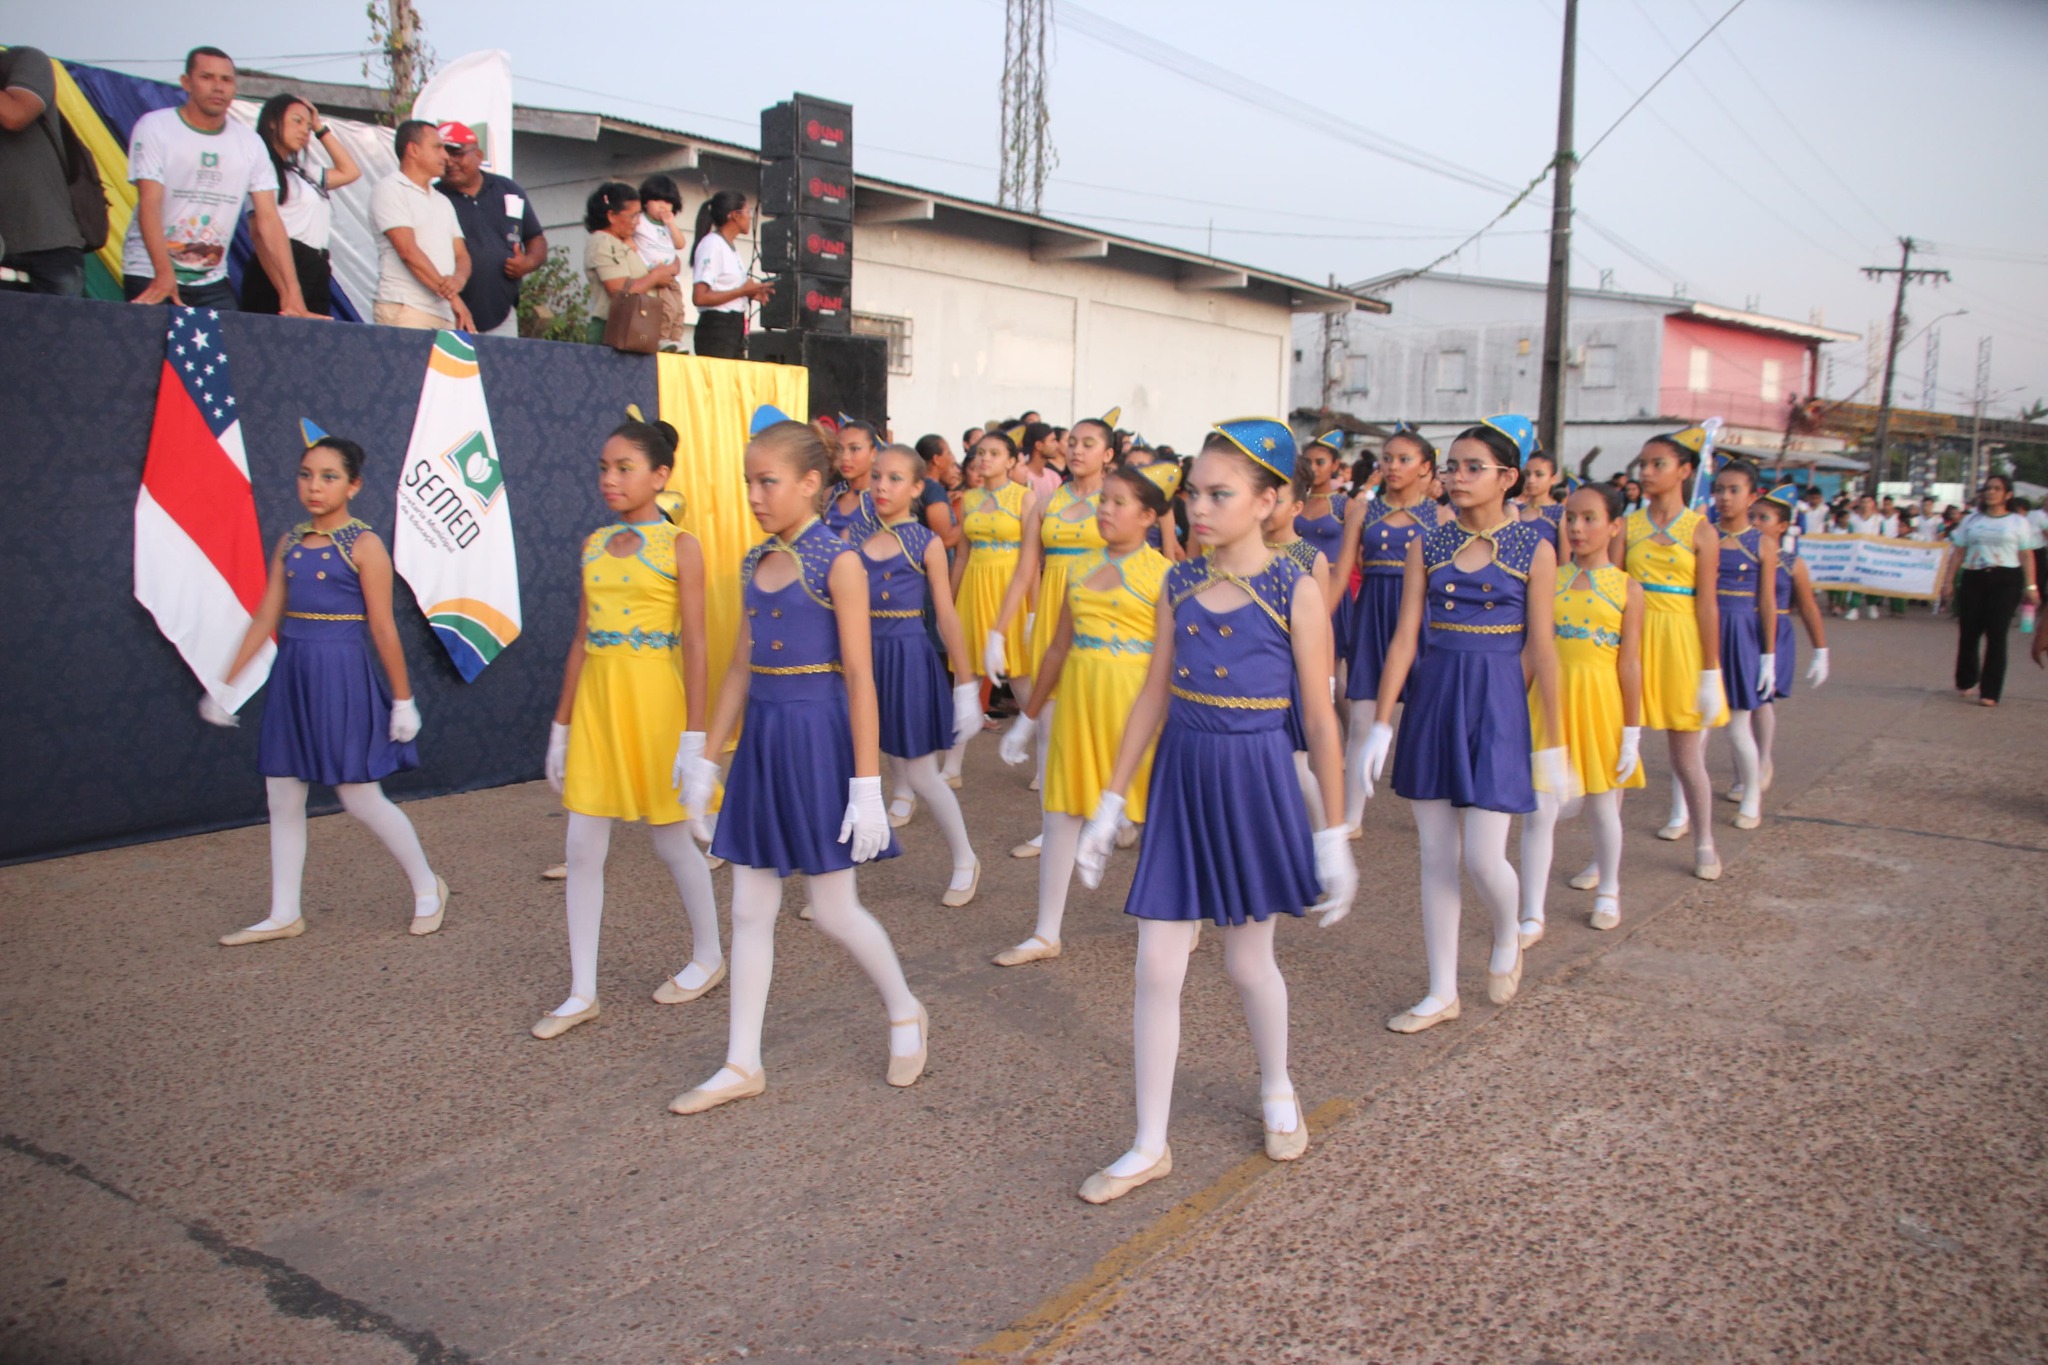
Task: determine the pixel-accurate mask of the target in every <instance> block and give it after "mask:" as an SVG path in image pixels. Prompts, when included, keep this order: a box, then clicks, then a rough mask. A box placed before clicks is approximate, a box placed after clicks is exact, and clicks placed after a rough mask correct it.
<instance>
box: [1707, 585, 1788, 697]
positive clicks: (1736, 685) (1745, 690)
mask: <svg viewBox="0 0 2048 1365" xmlns="http://www.w3.org/2000/svg"><path fill="white" fill-rule="evenodd" d="M1762 667H1763V621H1762V620H1761V618H1760V617H1759V616H1758V615H1757V610H1756V607H1755V605H1754V604H1751V603H1745V604H1744V605H1742V606H1738V607H1734V608H1733V609H1731V608H1730V606H1729V603H1728V599H1727V598H1725V597H1724V598H1722V599H1721V686H1722V688H1723V689H1724V690H1725V691H1726V692H1727V694H1728V709H1729V710H1730V711H1754V710H1756V708H1757V707H1759V706H1762V705H1763V704H1764V703H1765V702H1767V701H1768V700H1770V698H1768V697H1760V696H1758V695H1757V691H1756V689H1757V686H1758V684H1759V683H1761V682H1762V678H1761V677H1760V675H1759V670H1760V669H1761V668H1762ZM1771 690H1772V691H1774V692H1775V691H1776V690H1777V688H1776V686H1775V682H1774V684H1773V687H1772V689H1771Z"/></svg>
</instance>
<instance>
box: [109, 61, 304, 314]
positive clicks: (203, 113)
mask: <svg viewBox="0 0 2048 1365" xmlns="http://www.w3.org/2000/svg"><path fill="white" fill-rule="evenodd" d="M178 84H179V85H180V86H182V87H184V90H185V103H184V104H182V105H181V106H179V107H178V108H176V109H155V110H152V111H150V112H149V113H147V114H144V115H143V116H142V117H141V118H139V119H137V120H135V127H134V129H133V131H132V132H131V133H130V135H129V139H128V179H129V180H130V181H131V182H132V183H133V184H134V186H135V193H136V201H137V202H136V205H135V216H134V217H133V218H131V219H129V221H128V235H127V237H126V238H125V239H124V240H123V241H122V243H121V277H122V278H121V292H122V293H123V294H124V295H125V296H126V297H127V298H128V300H129V302H131V303H165V302H169V303H174V304H183V305H185V306H187V307H190V308H215V309H219V308H226V309H231V310H232V309H237V308H239V307H240V305H239V304H238V303H237V302H236V300H235V291H234V288H233V287H232V286H231V285H230V284H229V283H228V246H229V244H230V243H232V242H233V241H234V240H235V224H236V223H238V222H240V221H241V218H242V205H243V204H244V203H245V202H246V203H247V204H249V206H250V208H251V210H252V212H251V214H250V219H249V233H250V236H251V237H253V238H254V239H255V242H256V257H257V260H258V262H259V263H260V268H261V269H262V271H263V273H264V274H266V275H268V276H270V281H271V283H272V284H273V285H275V286H276V287H277V297H278V300H279V306H278V312H279V313H281V314H283V315H284V316H286V317H294V318H304V317H311V316H313V315H312V314H311V313H308V312H307V311H306V302H305V298H304V297H303V296H302V295H301V294H300V292H299V272H298V270H297V268H296V267H295V266H294V265H293V264H292V248H291V239H290V237H289V236H287V234H286V233H285V229H284V221H283V220H282V219H280V218H279V217H278V216H277V172H276V171H275V170H274V169H273V168H272V167H271V164H270V153H269V151H268V150H267V149H266V148H265V147H264V145H263V140H262V139H261V138H259V137H257V136H256V134H255V132H254V131H252V130H251V129H249V128H246V127H244V126H243V125H241V124H239V123H235V122H232V121H231V120H230V119H229V118H228V110H229V109H230V108H232V107H233V105H234V102H235V62H234V59H233V58H232V57H230V56H228V54H227V53H225V52H222V51H221V50H220V49H219V48H216V47H195V48H193V49H192V51H191V52H189V53H187V54H186V56H185V74H184V75H182V76H180V77H179V78H178Z"/></svg>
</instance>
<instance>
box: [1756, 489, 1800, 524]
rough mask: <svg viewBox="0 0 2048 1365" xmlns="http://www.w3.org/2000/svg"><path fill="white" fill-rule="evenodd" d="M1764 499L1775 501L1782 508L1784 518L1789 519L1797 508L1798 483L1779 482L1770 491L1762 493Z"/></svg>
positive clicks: (1769, 501)
mask: <svg viewBox="0 0 2048 1365" xmlns="http://www.w3.org/2000/svg"><path fill="white" fill-rule="evenodd" d="M1764 501H1765V502H1768V503H1775V504H1776V505H1777V506H1778V507H1780V508H1781V509H1783V511H1784V513H1785V517H1786V520H1788V521H1789V520H1790V519H1791V517H1792V514H1793V513H1794V512H1796V511H1798V510H1799V485H1798V484H1796V483H1781V484H1779V485H1778V486H1777V487H1776V488H1773V489H1772V490H1771V491H1770V492H1768V493H1766V494H1764Z"/></svg>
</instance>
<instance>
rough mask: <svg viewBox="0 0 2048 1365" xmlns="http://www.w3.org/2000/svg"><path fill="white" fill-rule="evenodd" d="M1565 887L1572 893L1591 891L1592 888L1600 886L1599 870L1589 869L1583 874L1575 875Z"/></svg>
mask: <svg viewBox="0 0 2048 1365" xmlns="http://www.w3.org/2000/svg"><path fill="white" fill-rule="evenodd" d="M1565 885H1566V886H1569V887H1570V888H1571V889H1572V890H1574V891H1591V890H1592V889H1593V888H1594V887H1596V886H1598V885H1600V869H1599V868H1598V867H1589V868H1587V869H1585V870H1584V871H1583V872H1579V873H1577V874H1575V875H1574V876H1573V877H1572V878H1571V880H1570V881H1567V882H1566V883H1565Z"/></svg>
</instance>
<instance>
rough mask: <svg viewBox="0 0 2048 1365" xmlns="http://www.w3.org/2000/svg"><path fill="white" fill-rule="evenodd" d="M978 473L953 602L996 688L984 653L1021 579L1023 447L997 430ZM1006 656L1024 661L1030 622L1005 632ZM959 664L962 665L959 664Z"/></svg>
mask: <svg viewBox="0 0 2048 1365" xmlns="http://www.w3.org/2000/svg"><path fill="white" fill-rule="evenodd" d="M974 465H975V472H976V473H977V474H978V475H979V476H980V479H981V487H979V488H977V489H973V490H971V491H970V492H968V493H967V494H966V495H965V496H963V497H962V498H961V500H960V531H961V534H962V535H964V536H965V537H966V538H967V547H966V550H965V552H964V553H962V554H961V555H960V556H959V557H958V558H957V559H955V560H954V561H953V604H954V606H955V607H956V608H957V609H958V611H959V613H960V631H961V634H963V635H964V636H966V638H967V647H968V648H969V649H970V650H982V653H980V654H977V655H976V656H975V657H974V658H973V659H970V660H967V661H966V662H967V664H968V666H969V667H971V668H973V669H974V670H975V671H976V672H977V673H981V675H982V677H983V679H984V680H985V681H987V682H988V683H990V684H994V683H996V682H1000V681H1001V679H1000V678H991V677H989V676H988V674H987V673H986V672H985V671H984V669H983V658H984V657H985V655H986V653H987V651H986V650H985V649H983V645H984V643H985V642H986V641H987V640H988V637H989V634H990V632H991V631H993V630H994V629H995V628H996V618H997V617H998V616H999V615H1001V613H1002V610H1003V595H1004V594H1005V593H1007V592H1008V591H1009V590H1010V580H1011V579H1013V578H1014V577H1016V575H1017V567H1018V560H1019V559H1020V558H1021V557H1022V555H1023V551H1024V513H1025V509H1026V504H1027V502H1028V501H1029V497H1030V493H1029V490H1027V489H1026V488H1025V487H1024V485H1023V484H1020V483H1018V482H1016V481H1015V480H1013V479H1012V478H1011V477H1010V473H1011V471H1012V470H1014V469H1015V468H1016V465H1017V445H1016V442H1014V441H1012V440H1011V439H1010V437H1009V435H1008V434H1007V433H1005V432H1000V431H991V432H989V433H987V434H986V435H984V436H983V437H982V438H981V440H980V441H979V442H978V443H976V445H975V447H974ZM1002 638H1003V645H1004V649H1005V650H1006V652H1008V653H1009V654H1012V655H1014V656H1015V657H1017V658H1020V659H1021V658H1023V657H1024V649H1025V644H1026V639H1027V637H1026V636H1025V633H1024V618H1023V617H1022V616H1019V617H1017V618H1016V619H1015V620H1013V621H1011V622H1010V623H1009V624H1008V626H1007V627H1005V628H1004V630H1003V636H1002ZM955 662H956V663H957V662H959V661H957V660H956V661H955ZM966 748H967V746H966V745H965V744H964V743H962V744H958V745H955V746H954V747H953V749H952V750H951V751H950V752H949V753H948V754H947V755H946V767H945V770H946V775H947V779H948V781H951V780H952V779H953V778H955V777H958V776H959V774H960V760H961V757H962V756H963V754H964V753H965V752H966Z"/></svg>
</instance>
